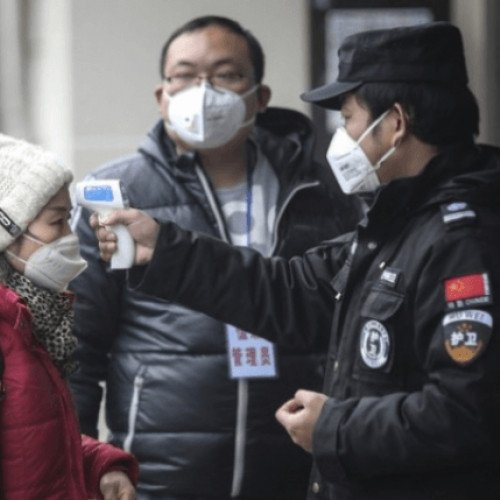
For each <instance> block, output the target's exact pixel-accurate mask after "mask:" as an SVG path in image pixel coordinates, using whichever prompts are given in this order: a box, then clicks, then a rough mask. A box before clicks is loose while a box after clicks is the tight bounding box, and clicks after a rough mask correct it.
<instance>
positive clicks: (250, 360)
mask: <svg viewBox="0 0 500 500" xmlns="http://www.w3.org/2000/svg"><path fill="white" fill-rule="evenodd" d="M227 352H228V356H229V376H230V377H231V378H233V379H237V378H273V377H276V376H277V375H278V373H277V369H276V355H275V351H274V344H273V343H272V342H269V341H268V340H264V339H262V338H260V337H257V336H256V335H252V334H250V333H247V332H244V331H243V330H240V329H239V328H236V327H234V326H232V325H227Z"/></svg>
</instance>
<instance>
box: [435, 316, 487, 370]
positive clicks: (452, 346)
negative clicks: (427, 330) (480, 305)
mask: <svg viewBox="0 0 500 500" xmlns="http://www.w3.org/2000/svg"><path fill="white" fill-rule="evenodd" d="M442 324H443V334H444V346H445V349H446V352H447V353H448V355H449V356H450V358H451V359H452V360H453V361H455V362H456V363H457V364H459V365H467V364H469V363H471V362H473V361H474V360H475V359H477V358H478V357H479V356H480V354H481V353H482V352H483V351H484V349H485V348H486V346H487V345H488V342H489V340H490V337H491V332H492V330H493V318H492V316H491V314H490V313H488V312H486V311H481V310H479V309H469V310H465V311H457V312H452V313H448V314H446V315H445V317H444V318H443V323H442Z"/></svg>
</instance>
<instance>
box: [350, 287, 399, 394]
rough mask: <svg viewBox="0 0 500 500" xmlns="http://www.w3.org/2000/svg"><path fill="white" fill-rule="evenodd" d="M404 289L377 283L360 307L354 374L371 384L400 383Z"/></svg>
mask: <svg viewBox="0 0 500 500" xmlns="http://www.w3.org/2000/svg"><path fill="white" fill-rule="evenodd" d="M404 298H405V295H404V292H401V291H398V290H395V289H388V288H387V287H384V286H381V285H380V284H379V283H377V284H376V285H375V286H373V287H372V288H371V289H370V291H369V293H368V295H367V297H366V300H365V301H364V303H363V306H362V307H361V311H360V316H361V321H360V326H359V331H358V345H357V351H356V358H355V359H356V361H355V364H354V369H353V378H354V379H355V380H357V381H359V382H363V383H365V384H369V385H370V386H373V385H379V386H390V387H393V386H395V385H396V386H399V385H401V382H400V377H399V376H398V373H397V372H398V370H397V368H396V367H397V366H398V365H400V364H401V363H400V360H399V359H398V363H396V362H395V361H396V358H399V356H401V355H402V353H401V352H400V351H401V348H402V347H404V346H402V345H400V344H402V340H403V339H401V338H398V336H397V335H396V334H397V332H398V331H399V330H400V329H401V328H402V314H400V313H401V310H402V305H403V303H404Z"/></svg>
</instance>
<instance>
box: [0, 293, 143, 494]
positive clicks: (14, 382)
mask: <svg viewBox="0 0 500 500" xmlns="http://www.w3.org/2000/svg"><path fill="white" fill-rule="evenodd" d="M0 351H1V354H2V356H3V362H4V373H3V388H4V390H5V394H4V397H3V400H2V401H0V418H1V427H0V460H1V469H2V483H1V493H0V496H1V497H2V498H3V499H4V500H27V499H36V500H41V499H43V500H87V499H89V498H102V497H101V495H100V492H99V480H100V478H101V476H102V475H103V474H104V472H107V471H108V470H109V469H110V468H124V469H125V470H126V471H128V474H129V477H131V479H132V481H133V482H134V483H135V482H136V481H137V473H138V471H137V463H136V462H135V459H134V458H133V457H132V456H131V455H129V454H128V453H125V452H124V451H122V450H120V449H118V448H115V447H113V446H111V445H109V444H105V443H99V442H98V441H96V440H94V439H92V438H90V437H88V436H81V435H80V431H79V427H78V422H77V417H76V414H75V410H74V407H73V402H72V400H71V396H70V392H69V390H68V388H67V385H66V381H65V380H64V379H63V378H62V377H61V375H60V373H59V371H58V369H57V368H56V366H55V365H54V363H53V362H52V360H51V359H50V357H49V355H48V353H47V351H46V350H45V348H44V347H43V346H42V345H41V344H40V343H39V342H38V341H37V340H36V339H35V337H34V335H33V332H32V326H31V315H30V312H29V310H28V308H27V306H26V304H25V302H24V301H23V300H22V299H21V298H20V297H19V296H18V295H17V294H16V293H15V292H14V291H12V290H10V289H9V288H6V287H5V286H2V285H0Z"/></svg>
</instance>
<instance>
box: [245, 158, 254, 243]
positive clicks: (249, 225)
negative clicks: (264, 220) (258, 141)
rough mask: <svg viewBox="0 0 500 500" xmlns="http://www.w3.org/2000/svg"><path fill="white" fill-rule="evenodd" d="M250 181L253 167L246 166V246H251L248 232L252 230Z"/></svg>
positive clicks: (251, 180)
mask: <svg viewBox="0 0 500 500" xmlns="http://www.w3.org/2000/svg"><path fill="white" fill-rule="evenodd" d="M252 182H253V168H250V167H247V191H246V202H247V213H246V223H247V224H246V225H247V227H246V229H247V247H251V246H252V239H251V236H250V233H251V232H252V206H253V194H252Z"/></svg>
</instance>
